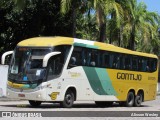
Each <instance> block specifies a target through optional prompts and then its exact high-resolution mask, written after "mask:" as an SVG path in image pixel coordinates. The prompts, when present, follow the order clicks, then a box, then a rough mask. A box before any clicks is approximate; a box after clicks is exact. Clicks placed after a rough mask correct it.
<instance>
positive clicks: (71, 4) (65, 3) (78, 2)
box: [61, 0, 87, 37]
mask: <svg viewBox="0 0 160 120" xmlns="http://www.w3.org/2000/svg"><path fill="white" fill-rule="evenodd" d="M86 2H87V1H86V0H61V13H63V14H66V13H68V12H69V11H71V13H72V23H73V24H72V37H76V17H77V11H78V10H81V9H83V8H84V7H85V5H86ZM79 13H80V12H79ZM83 13H84V11H83V12H82V13H80V14H83Z"/></svg>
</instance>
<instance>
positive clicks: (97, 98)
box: [2, 37, 158, 108]
mask: <svg viewBox="0 0 160 120" xmlns="http://www.w3.org/2000/svg"><path fill="white" fill-rule="evenodd" d="M9 54H11V55H12V58H11V62H10V65H9V70H8V82H7V97H8V98H16V99H22V100H28V101H29V103H30V105H31V106H34V107H37V106H40V105H41V103H43V102H53V103H60V105H61V106H62V107H65V108H71V107H72V106H73V104H74V101H92V102H95V104H96V105H98V106H107V105H112V104H113V102H117V103H120V104H122V105H125V106H127V107H132V106H136V107H139V106H141V103H142V102H144V101H149V100H154V99H156V92H157V90H156V89H157V81H158V57H157V56H156V55H152V54H147V53H142V52H136V51H131V50H128V49H124V48H121V47H116V46H114V45H111V44H106V43H101V42H96V41H89V40H82V39H77V38H70V37H35V38H30V39H26V40H23V41H21V42H19V43H18V44H17V46H16V47H15V49H14V51H9V52H6V53H4V54H3V55H2V64H5V59H6V56H8V55H9Z"/></svg>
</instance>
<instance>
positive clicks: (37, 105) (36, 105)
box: [29, 100, 42, 107]
mask: <svg viewBox="0 0 160 120" xmlns="http://www.w3.org/2000/svg"><path fill="white" fill-rule="evenodd" d="M29 103H30V105H31V106H33V107H39V106H40V105H41V103H42V102H41V101H34V100H29Z"/></svg>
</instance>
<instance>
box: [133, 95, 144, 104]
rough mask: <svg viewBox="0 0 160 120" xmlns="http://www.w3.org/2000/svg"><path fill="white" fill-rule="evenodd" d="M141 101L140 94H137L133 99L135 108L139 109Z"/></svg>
mask: <svg viewBox="0 0 160 120" xmlns="http://www.w3.org/2000/svg"><path fill="white" fill-rule="evenodd" d="M142 101H143V95H142V94H141V93H138V94H137V95H136V97H135V101H134V106H135V107H140V106H141V103H142Z"/></svg>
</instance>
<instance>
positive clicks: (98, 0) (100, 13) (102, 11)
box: [90, 0, 123, 42]
mask: <svg viewBox="0 0 160 120" xmlns="http://www.w3.org/2000/svg"><path fill="white" fill-rule="evenodd" d="M90 2H91V3H92V6H93V8H94V9H95V12H96V16H97V23H98V26H99V38H98V41H100V42H104V41H105V40H106V24H107V19H106V18H107V16H110V15H111V13H113V12H114V16H115V20H116V26H119V25H120V20H121V19H120V18H121V17H123V11H122V7H121V6H120V4H118V3H117V2H116V1H115V0H90Z"/></svg>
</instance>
